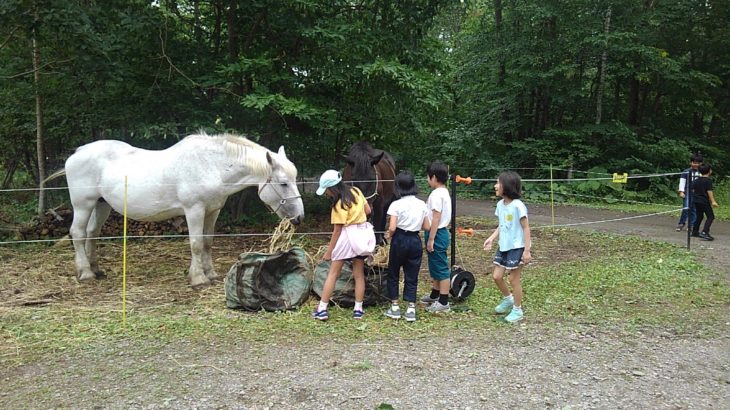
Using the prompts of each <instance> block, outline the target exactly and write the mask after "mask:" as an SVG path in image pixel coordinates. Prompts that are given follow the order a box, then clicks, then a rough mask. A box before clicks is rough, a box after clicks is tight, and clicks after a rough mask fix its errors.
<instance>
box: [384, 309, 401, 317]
mask: <svg viewBox="0 0 730 410" xmlns="http://www.w3.org/2000/svg"><path fill="white" fill-rule="evenodd" d="M385 316H388V317H389V318H391V319H395V320H398V319H400V308H399V307H398V306H391V307H390V308H389V309H388V311H387V312H385Z"/></svg>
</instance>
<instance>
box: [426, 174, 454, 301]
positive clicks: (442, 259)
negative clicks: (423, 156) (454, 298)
mask: <svg viewBox="0 0 730 410" xmlns="http://www.w3.org/2000/svg"><path fill="white" fill-rule="evenodd" d="M426 172H427V174H428V185H429V186H430V187H431V188H433V191H431V194H430V195H429V196H428V203H427V208H428V222H429V224H430V228H429V229H427V230H426V231H425V235H424V237H425V238H424V239H425V241H426V252H427V253H428V272H429V273H430V274H431V279H432V280H431V294H430V295H425V296H423V297H422V298H421V302H422V303H424V304H427V305H429V306H428V308H427V310H428V311H429V312H432V313H443V312H449V311H450V310H451V307H450V306H449V288H450V287H451V268H450V267H449V259H448V257H447V256H446V250H447V249H448V247H449V241H450V235H449V230H448V229H447V228H446V227H447V226H449V223H451V196H450V195H449V190H448V189H446V181H447V180H448V178H449V172H448V169H447V168H446V165H444V163H443V162H441V161H433V162H432V163H431V165H429V166H428V169H427V170H426Z"/></svg>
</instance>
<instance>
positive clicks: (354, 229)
mask: <svg viewBox="0 0 730 410" xmlns="http://www.w3.org/2000/svg"><path fill="white" fill-rule="evenodd" d="M325 193H326V194H327V196H328V197H330V198H331V199H332V216H331V220H332V224H333V225H334V229H333V231H332V239H330V243H329V245H328V246H327V251H326V252H325V253H324V256H323V257H322V259H324V260H326V261H329V260H331V261H332V263H331V265H330V270H329V272H328V273H327V279H326V280H325V282H324V287H323V288H322V299H321V300H320V301H319V306H318V307H317V310H316V311H315V312H314V315H313V316H314V318H315V319H317V320H327V319H329V314H328V313H327V307H328V306H329V301H330V297H331V296H332V292H334V290H335V282H337V278H338V277H339V276H340V272H341V271H342V266H343V265H344V264H345V261H348V260H351V261H352V277H353V278H354V279H355V308H354V310H353V312H352V318H353V319H362V317H363V314H364V313H363V310H362V302H363V299H364V298H365V259H366V258H367V257H368V256H369V255H372V253H373V250H374V249H375V233H374V232H373V226H372V225H371V224H370V223H369V222H367V216H368V215H369V214H370V206H369V205H368V202H367V200H366V199H365V197H364V196H363V194H362V192H360V190H359V189H357V188H355V187H350V186H346V185H345V184H344V183H343V182H342V175H340V173H339V172H337V171H335V170H333V169H331V170H328V171H325V172H324V173H323V174H322V176H321V177H320V178H319V188H318V189H317V195H322V194H325Z"/></svg>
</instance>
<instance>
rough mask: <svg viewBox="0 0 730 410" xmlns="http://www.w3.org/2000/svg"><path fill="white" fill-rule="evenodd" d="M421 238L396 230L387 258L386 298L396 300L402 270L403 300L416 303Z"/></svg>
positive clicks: (411, 233) (415, 234) (416, 234)
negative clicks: (401, 270)
mask: <svg viewBox="0 0 730 410" xmlns="http://www.w3.org/2000/svg"><path fill="white" fill-rule="evenodd" d="M422 256H423V248H422V247H421V237H420V235H418V232H407V231H403V230H401V229H396V231H395V234H394V235H393V239H392V240H391V241H390V254H389V256H388V297H389V298H390V300H398V282H399V278H400V269H401V267H402V268H403V282H404V284H403V300H404V301H406V302H414V303H415V302H416V288H417V286H418V272H419V271H420V270H421V257H422Z"/></svg>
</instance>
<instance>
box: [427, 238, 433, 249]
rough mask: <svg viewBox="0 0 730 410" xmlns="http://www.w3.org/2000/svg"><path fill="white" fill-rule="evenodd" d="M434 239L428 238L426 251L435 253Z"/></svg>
mask: <svg viewBox="0 0 730 410" xmlns="http://www.w3.org/2000/svg"><path fill="white" fill-rule="evenodd" d="M433 241H434V239H433V238H428V242H427V243H426V251H428V252H433Z"/></svg>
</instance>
